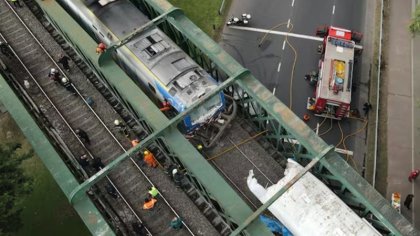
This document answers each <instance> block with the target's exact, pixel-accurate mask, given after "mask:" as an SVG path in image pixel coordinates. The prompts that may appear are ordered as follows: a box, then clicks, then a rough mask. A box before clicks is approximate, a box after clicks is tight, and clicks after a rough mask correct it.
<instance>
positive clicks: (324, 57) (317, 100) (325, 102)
mask: <svg viewBox="0 0 420 236" xmlns="http://www.w3.org/2000/svg"><path fill="white" fill-rule="evenodd" d="M317 35H318V36H322V37H324V41H323V44H322V47H321V48H320V49H319V51H320V53H321V58H320V60H319V64H318V67H319V73H318V82H317V84H316V89H315V97H314V98H308V103H307V109H308V110H312V111H314V112H315V115H317V116H323V117H328V118H332V119H338V120H341V119H342V118H343V117H348V116H349V114H350V102H351V89H352V80H353V67H354V55H355V46H356V43H355V40H356V41H360V39H361V35H360V34H359V33H355V32H353V33H352V32H351V31H350V30H346V29H341V28H337V27H332V26H329V27H322V28H321V29H318V30H317Z"/></svg>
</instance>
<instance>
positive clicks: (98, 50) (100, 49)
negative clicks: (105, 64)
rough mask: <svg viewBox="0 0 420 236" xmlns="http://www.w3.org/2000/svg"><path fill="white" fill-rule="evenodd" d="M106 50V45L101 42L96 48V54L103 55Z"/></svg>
mask: <svg viewBox="0 0 420 236" xmlns="http://www.w3.org/2000/svg"><path fill="white" fill-rule="evenodd" d="M105 50H106V45H105V44H104V43H102V42H101V43H99V44H98V46H97V47H96V54H101V53H103V52H105Z"/></svg>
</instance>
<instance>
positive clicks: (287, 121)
mask: <svg viewBox="0 0 420 236" xmlns="http://www.w3.org/2000/svg"><path fill="white" fill-rule="evenodd" d="M134 1H135V0H134ZM137 1H140V0H137ZM143 1H144V2H146V3H147V4H148V5H150V6H152V9H153V11H155V12H157V13H159V14H163V13H164V12H167V11H168V10H170V9H171V8H173V6H172V5H171V4H169V3H168V2H167V1H166V0H143ZM45 2H46V3H49V2H51V1H45ZM167 21H168V22H169V23H170V24H171V25H173V26H174V27H175V28H176V30H177V31H179V32H180V34H182V36H183V37H184V36H185V37H186V38H187V39H188V40H190V41H191V42H192V44H193V45H196V47H197V48H199V50H200V52H202V53H203V55H204V56H206V57H208V58H209V59H210V60H211V61H213V63H215V65H217V67H218V69H221V70H223V72H224V73H226V74H227V75H228V76H230V77H231V76H232V75H234V74H235V73H236V72H237V71H240V70H241V69H242V67H241V66H240V65H239V63H237V62H236V61H235V60H234V59H233V58H232V57H230V56H229V55H228V54H227V53H226V52H225V51H223V50H222V49H221V48H220V47H219V46H218V45H217V44H216V43H215V42H214V41H213V40H211V39H210V38H209V37H208V36H206V35H205V34H204V33H203V32H202V31H201V30H200V29H199V28H197V27H196V26H195V25H194V24H193V23H192V22H191V21H190V20H189V19H188V18H187V17H185V16H184V15H182V14H180V15H177V16H174V18H168V19H167ZM237 84H238V85H239V86H240V87H241V90H242V93H243V94H244V96H245V95H249V97H252V98H253V99H255V101H256V102H257V105H259V106H260V107H261V108H263V109H260V110H263V111H266V112H267V113H268V114H269V115H270V116H271V117H270V119H274V120H275V121H277V122H278V123H280V124H281V126H282V127H284V128H285V129H286V130H287V132H288V133H290V134H291V135H293V136H294V137H295V139H296V140H298V141H299V143H300V144H301V146H302V147H304V149H306V150H307V151H308V152H309V153H310V154H305V157H306V156H308V159H313V156H315V155H317V154H319V153H321V152H322V150H324V149H325V148H326V147H327V144H326V143H325V142H323V141H322V140H321V139H320V138H319V137H318V136H317V135H316V134H315V133H314V132H313V131H312V130H311V129H309V128H308V127H307V126H306V124H305V123H304V122H302V121H301V120H300V119H299V118H298V117H296V116H295V115H294V114H293V113H292V112H291V111H290V110H289V109H288V108H287V107H286V106H285V105H284V104H282V103H281V102H280V101H279V100H278V99H276V98H275V97H274V96H273V95H272V94H271V93H270V92H269V91H268V90H267V89H266V88H264V87H263V86H262V85H261V84H260V83H259V82H258V81H257V80H256V79H255V78H254V77H253V76H246V77H245V78H244V79H243V80H242V81H238V82H237ZM242 97H243V96H242ZM255 112H260V111H255ZM270 122H272V121H270ZM175 134H176V132H175V131H174V132H171V133H165V135H166V136H167V137H175V136H177V135H175ZM177 137H178V136H177ZM186 148H187V147H186ZM188 150H190V149H188ZM299 150H302V148H301V147H299ZM296 155H301V154H296ZM320 162H321V163H322V165H324V166H325V168H326V169H328V171H330V172H331V174H333V175H334V176H337V177H338V178H339V181H340V183H341V184H343V185H344V186H346V188H347V189H349V191H350V192H351V193H352V194H353V195H354V196H355V197H356V198H358V199H360V201H361V202H362V203H363V204H364V205H365V206H366V207H367V208H369V209H371V212H372V213H373V214H374V215H375V216H376V217H377V218H378V219H380V220H381V221H382V222H383V223H384V224H385V225H386V227H387V228H388V229H389V230H391V231H392V232H393V233H394V234H399V233H402V234H405V235H410V234H414V233H416V230H415V229H414V228H413V227H412V225H411V224H410V223H409V222H408V221H407V220H406V219H404V218H403V217H401V216H400V215H398V213H397V212H396V211H395V210H394V209H393V208H392V207H391V206H390V204H389V203H388V201H386V200H385V199H384V198H383V197H382V196H381V195H380V194H379V193H378V192H376V190H374V189H373V188H372V187H371V186H370V185H369V184H368V183H367V182H366V181H365V180H364V179H363V178H361V177H360V176H359V175H358V173H357V172H355V171H354V170H353V169H352V168H351V167H350V166H349V165H348V164H347V163H346V162H345V161H343V160H342V159H341V157H339V155H338V154H334V155H329V156H328V157H326V158H324V159H322V160H321V161H320ZM219 200H220V199H219Z"/></svg>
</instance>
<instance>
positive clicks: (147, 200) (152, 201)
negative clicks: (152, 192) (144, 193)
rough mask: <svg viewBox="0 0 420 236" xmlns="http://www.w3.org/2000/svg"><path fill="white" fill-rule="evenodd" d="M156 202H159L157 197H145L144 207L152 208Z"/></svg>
mask: <svg viewBox="0 0 420 236" xmlns="http://www.w3.org/2000/svg"><path fill="white" fill-rule="evenodd" d="M156 202H157V200H156V198H150V197H148V198H145V199H144V203H143V209H144V210H150V209H152V208H153V207H155V204H156Z"/></svg>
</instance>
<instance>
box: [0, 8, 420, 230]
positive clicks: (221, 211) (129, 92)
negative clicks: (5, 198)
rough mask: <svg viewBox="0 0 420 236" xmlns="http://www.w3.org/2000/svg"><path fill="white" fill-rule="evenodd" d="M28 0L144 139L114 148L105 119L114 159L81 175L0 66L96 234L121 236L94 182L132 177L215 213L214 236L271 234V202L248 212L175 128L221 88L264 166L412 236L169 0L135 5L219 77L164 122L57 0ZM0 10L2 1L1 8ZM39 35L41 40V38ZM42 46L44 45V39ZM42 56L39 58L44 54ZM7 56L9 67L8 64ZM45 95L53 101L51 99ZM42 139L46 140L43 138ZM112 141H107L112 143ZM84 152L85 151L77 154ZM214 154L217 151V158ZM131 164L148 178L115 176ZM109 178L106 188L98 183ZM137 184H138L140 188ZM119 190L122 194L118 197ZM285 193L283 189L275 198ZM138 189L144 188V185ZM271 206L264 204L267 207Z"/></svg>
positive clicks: (11, 103) (6, 90)
mask: <svg viewBox="0 0 420 236" xmlns="http://www.w3.org/2000/svg"><path fill="white" fill-rule="evenodd" d="M25 3H26V4H27V5H28V6H29V7H30V8H31V9H32V10H33V12H34V13H35V15H41V16H42V17H44V18H46V19H48V21H49V23H46V22H43V24H44V26H46V27H47V29H48V27H51V26H53V27H54V32H55V33H53V37H58V38H59V41H60V40H64V42H63V44H62V48H63V49H68V48H69V50H72V51H73V52H74V54H75V56H78V57H79V58H81V61H82V62H83V63H85V65H87V67H86V66H84V67H83V66H79V67H80V69H81V70H87V71H89V72H90V75H89V76H88V78H87V79H89V80H90V81H91V85H89V86H93V87H95V88H96V89H98V91H102V90H103V91H105V92H104V93H105V95H104V97H105V98H108V102H109V104H111V106H112V107H113V108H114V109H115V110H116V111H117V112H120V111H121V113H122V114H120V115H121V117H122V119H124V121H125V122H126V123H127V125H129V126H130V127H134V129H135V130H136V132H137V134H141V135H142V141H141V142H140V144H139V145H137V146H135V147H130V146H127V145H125V146H124V145H123V144H121V142H117V141H118V140H119V139H120V138H121V137H118V136H117V135H113V133H112V132H111V131H110V130H109V129H108V127H109V126H110V124H109V123H108V124H107V122H106V121H104V122H102V121H101V122H102V124H103V127H102V126H101V127H102V128H101V130H100V131H97V132H98V134H99V133H100V135H108V136H109V139H110V140H114V141H115V140H116V141H115V142H114V143H113V144H112V145H115V149H113V150H112V151H113V152H112V154H113V155H115V156H114V158H109V159H106V158H105V159H102V161H103V162H104V163H105V165H104V166H103V167H102V168H100V170H99V171H97V172H92V173H90V171H85V170H84V169H83V168H82V167H81V166H80V164H79V163H78V161H77V158H75V157H74V156H75V154H74V152H72V151H69V150H68V148H69V146H70V145H66V143H65V142H63V141H62V140H61V139H60V138H59V137H58V136H59V135H57V129H56V128H52V127H53V126H54V124H48V125H46V122H45V120H48V119H49V117H46V116H47V115H46V114H45V110H43V109H45V107H40V106H39V105H36V103H37V101H36V98H31V92H28V91H27V89H25V88H24V84H23V81H22V80H19V78H13V76H11V75H10V74H11V72H10V70H5V68H6V66H4V64H3V63H2V70H1V80H0V98H1V101H2V103H3V104H4V105H5V106H6V107H7V109H8V110H9V112H10V113H11V115H12V116H13V117H14V119H15V120H16V122H17V123H18V125H19V126H20V127H21V129H22V131H23V132H24V134H25V135H26V136H27V137H28V139H29V141H30V142H31V144H32V146H33V147H34V149H35V151H36V152H37V153H38V155H39V156H40V157H41V159H42V160H43V162H44V164H45V166H46V167H47V168H48V169H49V171H50V172H51V174H52V175H53V177H54V178H55V180H56V181H57V183H58V185H59V186H60V187H61V189H62V190H63V192H64V193H65V195H66V196H67V198H68V199H69V201H70V202H71V204H72V205H73V206H74V208H75V209H76V211H77V212H78V213H79V215H80V217H81V218H82V220H83V221H84V222H85V224H86V226H87V227H88V229H89V230H90V232H91V233H92V234H95V235H96V234H100V235H114V234H115V233H116V232H118V233H121V232H124V231H123V230H121V229H119V228H118V227H116V226H115V225H118V224H119V223H118V222H113V221H112V220H110V218H112V217H109V216H112V215H113V214H117V215H118V213H115V212H110V211H109V209H108V210H107V209H106V208H107V207H106V205H107V204H106V203H104V201H103V200H102V201H101V198H100V197H97V196H95V193H93V196H92V193H91V191H92V188H94V187H95V186H102V187H103V188H107V187H108V188H109V186H110V185H111V186H112V187H111V188H117V186H119V185H118V182H119V181H120V180H121V179H124V178H130V180H131V181H132V182H130V183H129V184H127V183H122V184H123V185H124V186H126V185H130V184H135V183H136V182H149V183H150V184H151V185H154V184H155V185H158V184H161V186H162V189H165V190H167V192H163V191H162V196H165V201H167V202H169V203H171V201H172V200H171V194H172V193H173V192H176V193H177V194H178V195H177V197H180V198H182V197H184V195H185V196H186V197H188V196H189V197H190V198H191V196H192V195H194V196H195V198H194V200H193V201H194V202H195V204H196V205H198V208H199V209H200V210H201V211H202V212H209V211H211V212H212V213H211V215H212V217H213V218H212V220H210V221H211V222H210V223H211V224H212V225H213V226H214V227H215V229H216V230H218V231H219V233H220V234H232V235H237V234H241V233H242V234H249V235H270V232H269V231H268V230H267V229H266V228H265V227H264V225H263V224H262V223H261V222H259V221H258V220H255V219H257V217H258V215H260V214H261V213H263V212H265V211H266V209H267V207H268V205H269V203H267V204H264V205H261V204H260V205H257V204H253V205H252V206H250V204H247V202H246V200H244V198H243V197H242V196H240V195H239V193H238V192H240V190H241V187H240V186H239V187H238V189H235V188H234V187H233V186H232V185H231V184H229V183H228V180H227V179H228V178H227V177H226V176H222V170H219V171H218V170H216V167H215V166H216V164H215V163H211V162H209V160H208V159H209V158H207V156H206V155H204V154H203V153H201V152H199V151H198V150H197V149H196V148H195V147H194V145H192V144H191V142H190V141H188V140H187V139H186V138H185V137H184V135H183V134H182V133H181V132H180V131H179V130H178V129H177V124H178V123H179V122H181V121H182V119H183V117H184V116H185V115H187V114H189V113H190V112H191V111H193V110H194V109H196V108H197V107H199V106H200V104H202V103H203V102H205V101H206V100H208V99H210V98H211V97H212V96H214V95H217V94H218V93H219V92H220V91H224V92H225V93H226V94H228V95H229V96H230V97H232V98H233V99H234V100H235V102H236V104H237V105H238V110H237V116H238V117H239V119H240V120H241V122H243V123H245V124H246V125H245V126H246V129H247V130H248V134H249V135H250V136H251V135H254V136H252V137H255V136H258V142H259V145H260V149H263V150H262V152H265V153H264V155H266V156H268V157H271V159H270V160H267V162H270V161H274V162H276V163H279V166H280V167H284V166H283V164H284V160H285V159H286V158H294V159H295V160H297V161H298V162H299V163H300V164H301V165H302V166H305V167H306V168H305V170H304V172H302V173H301V174H302V175H303V174H304V173H305V172H306V171H311V172H312V173H313V174H314V175H315V176H317V177H318V178H319V179H320V180H321V181H322V182H323V183H324V184H325V185H327V186H328V187H329V188H330V189H331V190H333V191H334V193H335V194H336V195H337V196H339V197H340V198H341V199H342V200H343V201H344V202H345V203H346V204H347V205H348V206H349V207H351V208H352V209H353V210H354V212H355V213H356V214H358V215H359V216H360V217H363V218H365V219H367V220H368V221H369V222H370V223H371V224H372V225H373V226H374V227H375V228H376V229H377V230H378V231H379V232H381V233H382V234H386V235H416V234H417V233H418V232H417V231H416V229H414V227H413V226H412V225H411V224H410V223H409V222H408V221H407V220H406V219H405V218H404V217H402V216H401V215H400V214H398V213H397V211H395V210H394V209H393V208H392V207H391V205H390V203H389V201H388V200H386V199H384V198H383V197H382V196H381V195H380V194H379V193H378V192H377V191H376V190H375V189H374V188H373V187H372V186H371V185H370V184H369V183H368V182H367V181H366V180H365V179H363V178H362V177H361V176H360V175H359V174H358V173H357V172H356V171H355V170H354V169H353V168H352V167H351V166H349V165H348V164H347V162H346V161H344V160H343V158H342V157H340V155H339V154H337V153H335V152H334V151H333V148H332V147H330V146H328V145H327V144H326V143H325V142H324V141H323V140H322V139H321V138H319V137H318V136H317V135H316V134H315V133H314V132H313V131H312V129H310V128H309V127H308V126H307V125H306V124H305V123H304V122H303V121H301V119H300V118H299V117H297V116H296V115H295V114H293V112H292V111H291V110H289V109H288V107H287V106H285V105H284V104H283V103H282V102H281V101H279V100H278V99H277V98H276V97H275V96H273V95H272V93H271V92H270V91H268V90H267V89H266V88H265V87H264V86H263V85H262V84H261V83H260V82H259V81H258V80H257V79H256V78H254V77H253V76H252V74H250V73H249V71H248V70H246V69H245V68H243V67H242V66H241V65H240V64H239V63H237V62H236V61H235V60H234V59H233V58H232V57H231V56H229V55H228V54H227V53H226V52H225V51H224V50H222V49H221V48H220V47H219V46H218V44H217V43H216V42H214V41H213V40H212V39H210V38H209V37H208V36H207V35H206V34H205V33H203V32H202V31H201V30H200V29H199V28H198V27H197V26H195V25H194V24H193V23H192V22H191V21H190V20H189V19H188V18H187V17H186V16H185V15H184V14H183V13H182V11H181V10H180V9H177V8H175V7H173V6H172V5H170V4H169V3H168V2H167V1H165V0H133V1H132V3H133V4H135V5H136V6H137V7H138V8H139V9H141V10H143V12H145V13H147V14H148V16H149V17H150V19H153V21H152V23H151V24H153V25H156V26H158V27H160V28H161V29H162V30H163V31H164V32H165V33H166V34H167V35H169V36H170V37H171V38H172V40H174V41H175V42H176V43H177V44H178V45H179V46H180V47H182V49H184V51H185V52H187V53H188V54H189V55H190V57H191V58H193V59H194V60H195V61H196V62H197V63H199V64H200V65H201V66H202V67H203V68H204V69H205V70H206V71H208V72H209V73H211V75H212V76H213V77H214V78H216V79H217V80H219V81H220V85H219V86H218V88H217V89H215V90H214V91H212V92H211V93H209V94H206V95H205V96H204V97H203V98H202V99H201V100H200V101H199V102H196V103H195V104H194V105H193V106H192V107H190V108H188V109H187V110H186V111H184V112H182V113H180V114H177V115H176V116H173V117H169V118H168V117H166V116H165V115H164V114H163V113H162V112H161V111H160V110H159V109H158V108H157V107H156V105H155V104H154V103H153V101H151V100H150V99H149V98H148V97H147V96H146V94H145V93H144V92H142V90H140V89H139V88H138V87H137V86H136V85H135V84H134V83H133V81H132V80H131V79H130V78H129V77H128V76H127V75H126V74H125V72H124V71H122V70H121V69H120V67H119V66H118V65H117V64H116V63H115V62H114V61H112V60H111V59H110V58H109V55H108V54H107V53H105V54H102V55H101V56H98V55H97V54H96V53H95V50H94V49H95V48H96V45H97V42H95V41H94V40H93V39H92V37H91V36H90V35H89V34H88V33H86V32H85V30H84V29H83V28H82V27H81V26H80V25H79V23H78V22H77V21H76V20H75V19H74V18H72V16H70V15H69V14H68V13H67V12H66V11H65V10H64V9H63V7H62V6H61V5H60V1H52V0H36V1H31V0H27V1H26V2H25ZM2 4H5V2H3V3H2ZM27 24H28V23H27ZM29 25H30V23H29ZM7 30H8V29H7V27H6V28H0V32H1V33H2V37H3V36H4V37H5V40H7V37H12V36H11V35H13V34H12V33H10V32H9V36H8V35H7V32H5V31H7ZM140 30H141V29H140ZM57 32H58V33H57ZM54 34H55V35H54ZM35 36H37V35H35ZM37 37H38V38H42V36H41V35H38V36H37ZM128 38H129V37H128ZM43 40H44V39H41V40H40V41H43ZM128 40H129V39H128ZM40 43H41V44H42V42H40ZM122 43H124V42H122ZM10 44H11V47H12V48H13V42H10ZM47 51H48V50H47ZM47 51H46V52H45V53H48V52H47ZM109 51H111V50H109ZM66 52H67V51H66ZM19 53H21V54H23V55H22V57H21V62H22V64H25V60H27V59H25V58H24V55H25V52H24V51H22V52H19V51H18V50H16V52H15V55H19ZM50 53H51V52H50ZM67 53H69V52H67ZM5 60H6V61H7V60H8V59H5ZM45 60H47V59H45ZM32 63H34V62H32ZM48 68H50V67H48ZM26 70H27V72H28V74H31V77H32V78H33V79H34V82H33V84H32V85H33V86H35V81H36V80H35V79H36V73H35V72H31V67H30V66H28V67H26ZM43 70H45V68H44V69H43ZM38 72H39V71H38ZM41 72H42V70H41ZM41 72H39V73H41ZM15 77H16V76H15ZM91 77H92V78H91ZM93 78H95V79H93ZM80 81H81V80H80ZM31 83H32V82H31ZM44 83H47V82H44ZM80 84H82V82H80ZM80 84H79V82H78V81H76V80H74V85H75V87H77V89H78V90H77V91H79V90H80V92H78V94H79V95H80V98H81V100H80V101H79V102H77V101H75V102H74V103H78V104H79V103H80V104H79V105H80V106H83V107H84V108H83V109H85V110H83V113H88V112H92V118H89V119H92V120H93V119H96V118H95V116H96V115H95V114H96V113H95V111H94V110H95V109H94V108H95V107H94V106H91V105H90V104H89V102H88V101H87V99H85V96H84V93H86V92H87V91H88V90H89V89H90V88H89V89H85V90H83V88H81V85H80ZM37 86H39V89H40V90H42V86H44V85H43V84H42V83H41V82H40V83H39V84H38V85H37ZM46 86H47V87H48V86H50V85H46ZM47 87H46V88H47ZM93 87H92V88H93ZM42 91H44V90H42ZM38 92H39V91H38ZM49 93H53V91H51V92H49V91H48V89H46V90H45V92H44V94H45V95H48V94H49ZM46 97H49V98H52V97H54V96H53V95H50V96H46ZM97 101H99V100H97ZM52 102H54V101H52ZM59 102H60V101H59V100H57V103H55V104H56V105H57V104H60V103H59ZM61 102H62V101H61ZM51 104H53V103H51ZM67 105H68V104H63V105H57V109H56V112H57V114H58V113H60V114H61V115H60V116H62V118H63V120H65V119H64V118H65V116H66V111H64V108H65V107H66V106H67ZM49 106H53V105H49ZM54 106H55V105H54ZM67 112H69V114H68V115H69V116H70V117H71V116H72V115H71V112H73V110H71V111H67ZM94 113H95V114H94ZM127 117H128V118H127ZM76 118H77V117H76ZM76 118H75V119H76ZM60 119H61V118H60ZM86 122H87V121H86ZM71 123H72V121H71V120H69V121H66V124H67V125H68V127H69V130H70V131H68V132H69V133H70V134H71V132H72V130H73V128H74V127H73V128H72V124H71ZM95 129H96V128H95ZM232 129H233V128H232ZM246 135H247V134H245V135H243V136H246ZM252 137H251V138H252ZM232 139H234V137H233V136H230V137H229V139H227V138H226V139H223V138H222V139H221V142H222V143H228V142H229V141H230V142H231V143H232V144H233V145H234V146H236V148H238V145H239V144H235V143H234V142H233V141H232ZM45 140H48V142H46V141H45ZM75 142H76V143H77V141H75ZM244 143H245V142H244ZM74 145H76V144H74ZM78 145H80V144H78ZM102 145H103V146H101V147H97V149H95V148H96V147H95V148H94V147H90V149H89V151H90V152H92V153H93V152H95V151H97V152H98V153H99V152H100V149H101V148H104V149H105V147H106V143H103V144H102ZM112 145H111V144H109V146H112ZM83 147H84V146H83V145H81V148H83ZM261 147H263V148H261ZM144 149H153V150H157V152H158V153H160V154H161V155H162V156H163V157H162V159H165V160H166V161H169V162H171V163H174V164H176V165H177V166H179V167H180V169H181V170H182V171H183V172H184V174H185V176H186V180H185V181H186V182H187V183H188V186H189V187H188V188H185V189H184V190H185V192H186V193H181V192H180V191H179V189H173V188H172V187H171V186H170V183H168V185H166V182H165V180H163V179H164V176H163V177H161V176H159V174H153V173H150V171H147V170H146V171H144V168H143V167H141V165H140V164H138V163H137V162H136V160H134V159H133V157H135V156H136V154H137V153H138V152H139V151H142V150H144ZM238 149H239V148H238ZM114 151H115V152H114ZM215 153H216V155H217V152H215ZM92 155H93V154H92ZM98 155H99V154H98ZM101 155H103V154H101ZM243 155H245V154H243ZM206 158H207V160H206ZM158 159H159V158H158ZM129 160H131V162H130V163H131V164H127V161H129ZM219 166H220V164H219ZM280 167H279V168H280ZM128 168H134V169H133V170H132V171H133V173H134V171H140V172H142V173H143V172H145V173H143V174H144V175H143V176H144V177H141V178H142V179H136V178H134V177H132V178H131V176H132V175H130V176H129V175H126V176H123V175H121V173H122V172H124V171H126V170H127V169H128ZM251 168H252V167H251ZM130 171H131V170H130ZM117 172H118V173H117ZM243 177H245V176H242V179H243ZM138 178H140V177H138ZM105 180H107V181H108V182H106V183H105V182H103V181H105ZM294 181H296V180H294ZM161 182H162V183H161ZM153 183H154V184H153ZM289 185H290V186H292V185H293V182H290V183H289ZM141 187H142V188H144V186H141ZM139 188H140V187H139ZM122 189H123V188H121V193H122V192H124V190H122ZM285 190H286V189H282V190H281V191H280V192H284V191H285ZM127 191H128V192H127V194H124V196H126V197H127V199H125V198H124V201H126V202H130V201H135V199H130V196H127V195H129V194H130V191H134V189H133V188H130V189H129V190H127ZM142 191H145V190H144V189H143V190H142ZM178 192H179V193H178ZM187 195H188V196H187ZM279 196H280V194H277V195H276V196H275V197H273V199H271V200H275V198H278V197H279ZM131 198H133V197H131ZM200 199H201V200H200ZM108 200H109V199H108ZM271 200H270V201H269V202H272V201H271ZM109 201H112V200H109ZM98 202H99V203H98ZM201 202H205V204H204V205H205V206H204V207H201V206H202V204H201ZM169 203H168V205H167V206H166V207H164V210H162V211H165V212H166V211H167V212H172V213H170V214H169V213H168V214H169V216H168V217H170V216H174V215H175V216H177V213H176V211H177V210H178V208H177V204H176V201H175V203H173V204H169ZM136 204H139V203H136ZM104 206H105V207H104ZM127 208H130V209H127V211H131V212H133V215H134V216H135V217H137V218H138V219H139V220H140V219H143V220H145V219H147V217H148V216H147V215H142V213H138V212H139V210H136V209H135V208H134V209H131V207H130V205H128V204H127ZM162 209H163V208H162ZM171 209H172V211H171ZM209 209H211V210H209ZM190 214H195V213H190ZM216 216H217V217H216ZM206 217H207V218H209V217H210V216H207V215H206ZM145 221H146V220H145ZM185 221H186V222H185V223H186V228H187V230H185V231H183V232H184V233H185V234H187V233H191V234H194V233H193V231H194V229H195V228H194V227H199V226H194V224H193V223H191V221H187V220H185ZM216 221H217V222H223V225H222V226H220V225H218V224H217V223H215V222H216ZM145 223H146V224H145V225H146V226H150V231H152V230H153V226H152V225H151V224H147V221H146V222H145ZM206 224H207V223H206ZM130 227H131V226H130ZM190 228H191V229H190ZM118 230H121V231H118ZM200 232H201V231H200ZM211 233H212V232H209V233H208V234H209V235H210V234H211ZM123 234H124V233H123ZM158 234H159V233H158ZM180 235H181V234H180Z"/></svg>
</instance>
